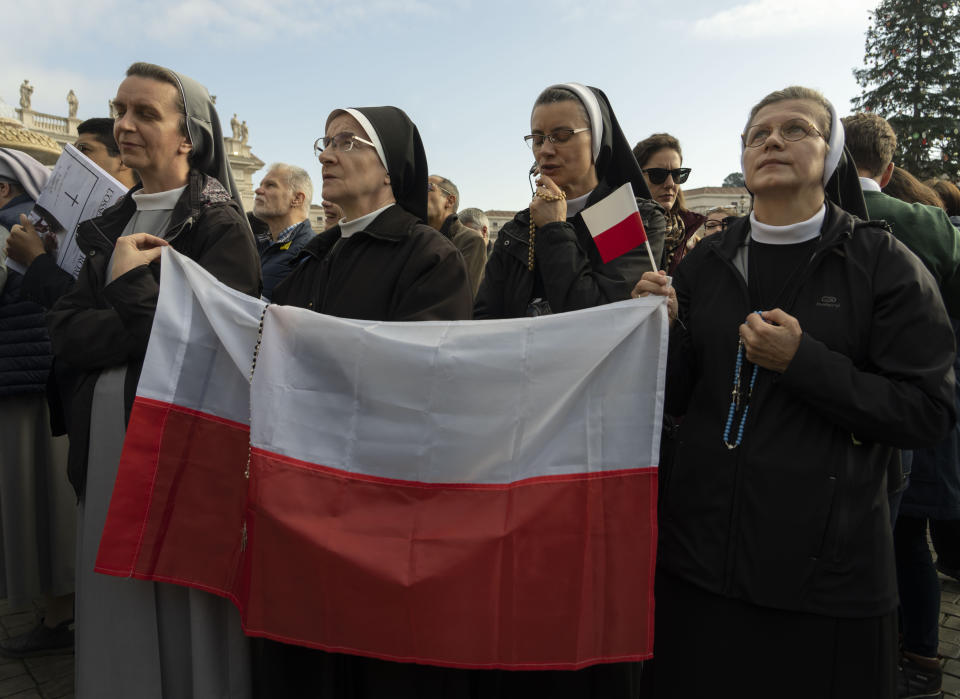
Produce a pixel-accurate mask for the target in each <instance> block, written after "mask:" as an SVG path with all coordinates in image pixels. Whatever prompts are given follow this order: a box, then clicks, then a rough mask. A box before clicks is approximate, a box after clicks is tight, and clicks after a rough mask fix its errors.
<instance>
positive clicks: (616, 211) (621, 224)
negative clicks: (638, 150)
mask: <svg viewBox="0 0 960 699" xmlns="http://www.w3.org/2000/svg"><path fill="white" fill-rule="evenodd" d="M582 215H583V222H584V223H586V224H587V229H588V230H589V231H590V235H592V236H593V242H594V244H595V245H596V246H597V250H599V251H600V257H601V258H602V259H603V261H604V262H609V261H610V260H613V259H616V258H618V257H620V256H621V255H623V254H624V253H626V252H630V251H631V250H633V249H634V248H635V247H637V246H638V245H640V244H641V243H646V242H647V232H646V230H644V228H643V221H642V220H641V218H640V211H639V210H638V209H637V200H636V199H635V198H634V194H633V187H632V186H631V185H630V183H629V182H627V183H625V184H624V185H623V186H621V187H619V188H617V189H616V190H614V191H613V192H612V193H611V194H608V195H607V196H606V197H604V198H603V199H601V200H600V201H598V202H597V203H596V204H594V205H593V206H591V207H589V208H587V209H584V210H583V214H582ZM648 247H649V244H648ZM654 269H656V265H654Z"/></svg>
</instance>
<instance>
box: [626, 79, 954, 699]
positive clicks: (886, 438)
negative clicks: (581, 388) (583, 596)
mask: <svg viewBox="0 0 960 699" xmlns="http://www.w3.org/2000/svg"><path fill="white" fill-rule="evenodd" d="M741 138H742V144H743V171H744V176H745V179H746V184H747V187H748V188H749V189H750V191H751V192H752V193H753V196H754V202H753V211H752V212H751V214H750V216H749V217H744V218H739V219H736V220H735V221H734V222H733V223H732V224H731V225H729V226H728V227H726V228H725V230H723V231H722V232H720V233H718V234H715V235H713V236H710V237H709V238H706V239H704V240H702V241H701V242H700V243H699V244H698V245H697V247H696V248H695V249H694V250H692V251H691V252H690V253H689V254H688V255H687V256H686V257H685V258H684V261H683V263H682V264H681V265H680V266H679V267H678V268H677V271H676V274H675V275H674V279H673V285H672V287H670V286H667V285H666V284H665V283H664V280H663V278H662V277H660V276H659V275H656V274H645V275H644V278H643V279H642V280H641V282H640V284H639V285H638V287H637V289H636V291H635V293H636V294H637V295H645V294H647V293H655V294H660V295H665V296H667V297H668V308H669V311H670V316H671V320H672V321H673V320H679V321H681V322H673V323H672V329H671V335H670V355H669V361H668V365H667V390H666V400H665V411H666V412H667V413H669V414H672V415H674V416H677V417H682V418H683V419H682V422H681V423H680V426H679V429H678V437H677V444H678V447H677V451H676V456H675V459H674V461H673V463H672V465H671V467H670V470H669V472H667V473H663V474H662V476H661V478H662V484H663V485H662V488H661V493H660V500H659V541H658V551H657V582H656V599H657V630H656V639H655V649H654V654H655V660H654V669H655V684H656V688H655V696H657V697H662V698H664V699H673V698H675V697H676V698H678V699H679V698H685V697H690V696H702V695H704V694H711V695H714V696H737V697H743V698H745V699H750V698H754V697H756V698H760V697H770V696H776V697H781V698H782V699H788V698H789V699H809V698H810V697H818V698H819V697H823V698H831V699H833V698H836V699H839V698H840V697H871V699H892V697H894V696H897V688H896V673H897V614H896V607H897V586H896V577H895V570H894V556H893V545H892V536H891V531H890V515H889V509H888V498H887V489H888V479H889V478H890V477H891V476H894V477H896V478H899V472H898V471H897V469H891V465H892V464H899V458H898V451H897V450H898V449H903V448H911V447H914V446H918V445H923V444H930V443H933V442H935V441H936V440H937V439H939V438H940V437H941V436H942V435H943V434H944V433H945V432H946V431H947V430H948V429H949V426H950V425H951V424H952V423H953V421H954V420H955V414H954V402H953V401H954V395H953V393H954V391H953V377H952V373H951V372H952V364H953V360H954V357H955V354H954V340H953V329H952V327H951V325H950V323H949V319H948V318H947V314H946V311H945V309H944V308H943V303H942V301H941V299H940V294H939V291H938V290H937V287H936V285H935V283H934V280H933V278H932V277H931V275H930V273H929V272H928V271H927V270H926V269H925V268H924V266H923V265H922V263H921V262H920V261H919V259H917V258H916V256H914V255H912V254H911V253H909V252H908V251H907V249H906V248H905V247H903V245H901V244H900V243H898V242H897V241H896V240H895V239H894V238H893V237H892V236H891V235H890V234H889V232H888V231H886V230H885V229H884V228H883V227H882V226H880V225H878V224H877V223H875V222H869V221H864V220H862V219H861V218H859V217H861V216H865V214H866V211H865V206H864V201H863V195H862V192H861V191H860V186H859V181H858V179H857V173H856V168H855V165H854V163H853V161H852V159H851V158H850V156H849V153H848V152H846V150H845V148H844V134H843V127H842V125H841V123H840V120H839V118H838V115H837V112H836V109H835V108H834V107H833V105H832V104H830V103H829V102H828V101H827V100H826V99H825V98H824V97H823V95H821V94H820V93H818V92H816V91H814V90H810V89H808V88H804V87H798V86H792V87H788V88H785V89H783V90H778V91H776V92H773V93H771V94H769V95H767V96H766V97H765V98H764V99H763V100H761V101H760V102H759V103H758V104H757V105H756V106H754V107H753V109H752V110H751V112H750V116H749V119H748V121H747V125H746V128H745V129H744V133H743V135H742V137H741ZM691 644H696V645H697V646H698V647H702V648H708V649H709V652H705V653H697V654H691V652H690V649H691ZM648 676H649V675H648ZM901 696H904V695H901Z"/></svg>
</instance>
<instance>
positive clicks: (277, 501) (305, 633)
mask: <svg viewBox="0 0 960 699" xmlns="http://www.w3.org/2000/svg"><path fill="white" fill-rule="evenodd" d="M253 464H254V476H253V477H254V484H253V492H255V493H256V504H255V505H252V507H251V512H250V528H249V530H248V532H249V535H250V544H251V548H250V555H251V557H252V560H251V562H250V568H249V570H250V572H251V574H252V579H251V580H250V602H249V606H248V608H247V609H246V613H245V618H244V622H245V627H246V630H247V632H248V633H250V634H252V635H260V636H266V637H269V638H274V639H277V640H281V641H286V642H291V643H297V644H300V645H305V646H311V647H315V648H321V649H324V650H328V651H335V652H342V653H352V654H358V655H364V656H369V657H376V658H382V659H386V660H398V661H405V662H416V663H425V664H430V665H442V666H450V667H465V668H485V667H486V668H493V667H499V668H511V669H523V668H526V669H548V668H550V669H576V668H580V667H585V666H588V665H592V664H596V663H600V662H619V661H628V660H642V659H644V658H648V657H650V655H651V653H652V650H653V645H652V641H653V613H652V612H653V609H652V600H653V594H652V593H653V589H652V584H653V563H654V558H655V553H654V546H655V540H656V524H655V516H656V514H655V513H656V493H657V472H656V469H637V470H635V471H626V472H617V473H614V474H611V475H609V476H606V477H595V476H596V475H597V474H592V476H591V477H581V478H578V477H576V476H564V477H562V478H557V479H537V480H535V481H531V482H526V483H521V484H514V485H512V486H510V487H506V488H499V487H498V488H488V487H484V486H479V487H476V486H473V487H463V486H462V485H454V486H450V487H443V486H438V485H437V484H416V483H403V482H396V481H385V480H383V479H372V478H356V477H354V476H353V475H351V474H348V473H344V472H340V471H334V470H332V469H326V468H315V467H305V466H304V465H303V463H302V462H298V461H295V460H293V459H287V458H284V457H280V456H277V455H275V454H269V453H265V452H261V451H259V450H254V454H253ZM601 475H602V474H601Z"/></svg>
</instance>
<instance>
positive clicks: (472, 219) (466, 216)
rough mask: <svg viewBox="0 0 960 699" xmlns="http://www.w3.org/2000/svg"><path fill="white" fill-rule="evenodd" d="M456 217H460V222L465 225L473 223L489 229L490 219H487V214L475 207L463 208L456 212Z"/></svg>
mask: <svg viewBox="0 0 960 699" xmlns="http://www.w3.org/2000/svg"><path fill="white" fill-rule="evenodd" d="M457 218H458V219H460V223H462V224H464V225H465V226H467V225H470V224H471V223H474V224H476V225H478V226H480V228H481V229H483V228H486V229H487V230H488V231H489V230H490V219H488V218H487V215H486V214H485V213H483V212H482V211H481V210H480V209H478V208H476V207H471V208H469V209H464V210H463V211H461V212H459V213H458V214H457Z"/></svg>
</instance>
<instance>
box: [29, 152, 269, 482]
mask: <svg viewBox="0 0 960 699" xmlns="http://www.w3.org/2000/svg"><path fill="white" fill-rule="evenodd" d="M135 189H137V188H135ZM133 191H135V190H133ZM135 211H136V204H135V202H134V201H133V198H132V197H131V196H130V194H129V193H128V194H127V195H125V196H124V197H123V198H122V199H121V200H120V201H119V202H118V203H117V204H115V205H114V206H113V207H111V208H110V209H108V210H107V211H105V212H104V213H103V215H101V216H100V217H98V218H95V219H91V220H89V221H86V222H84V223H82V224H80V228H79V229H78V231H77V243H78V244H79V246H80V249H81V250H82V251H83V252H84V254H86V256H87V258H86V260H85V261H84V263H83V267H82V268H81V269H80V276H79V277H78V278H77V282H76V284H75V286H74V287H73V289H72V290H71V291H70V292H69V293H67V294H66V295H64V296H63V297H62V298H61V299H60V300H59V301H58V302H57V303H56V305H55V306H54V307H53V309H51V311H50V312H49V313H48V316H47V318H48V324H49V327H50V338H51V341H52V343H53V350H54V354H55V355H56V357H57V362H58V367H60V366H61V364H62V365H63V368H64V369H65V370H69V372H70V373H71V374H73V375H74V376H75V378H74V380H73V385H72V386H71V387H69V388H68V389H67V395H68V396H69V398H70V406H69V408H68V418H67V428H68V432H69V435H70V456H69V462H68V475H69V477H70V482H71V483H72V484H73V487H74V490H76V492H77V495H78V496H80V497H82V496H83V489H84V484H85V483H86V473H87V454H88V452H89V439H90V411H91V407H92V402H93V391H94V387H95V386H96V383H97V378H98V377H99V376H100V372H101V370H103V369H107V368H110V367H114V366H119V365H123V364H126V365H127V373H126V383H125V386H124V389H125V390H124V399H125V400H124V404H125V409H126V415H127V418H129V416H130V409H131V408H132V406H133V399H134V396H135V394H136V389H137V381H138V380H139V378H140V369H141V367H142V365H143V358H144V355H145V354H146V350H147V341H148V340H149V339H150V329H151V327H152V325H153V315H154V312H155V311H156V307H157V294H158V293H159V290H160V262H159V261H156V262H154V263H152V264H151V265H149V266H147V265H141V266H139V267H136V268H134V269H132V270H130V271H129V272H127V273H126V274H123V275H121V276H119V277H118V278H116V279H114V280H113V281H112V282H111V283H109V284H107V283H106V279H107V275H108V272H109V269H108V267H109V265H110V260H111V256H112V254H113V248H114V245H115V243H116V242H117V239H118V238H119V237H120V235H121V234H122V233H123V230H124V228H125V227H126V225H127V222H128V221H129V220H130V218H131V217H132V216H133V214H134V212H135ZM163 237H164V238H165V239H166V240H167V242H169V243H170V245H171V247H173V249H174V250H176V251H177V252H179V253H182V254H184V255H186V256H187V257H189V258H191V259H193V260H196V261H197V262H198V263H199V264H200V265H201V266H203V267H204V268H205V269H206V270H207V271H208V272H210V273H211V274H213V275H214V276H215V277H217V279H219V280H220V281H222V282H223V283H224V284H227V285H228V286H231V287H233V288H234V289H237V290H239V291H242V292H244V293H247V294H250V295H252V296H259V294H260V258H259V256H258V255H257V251H256V248H255V247H254V244H253V237H252V236H251V234H250V229H249V227H248V226H247V222H246V221H245V220H244V216H243V212H242V211H240V207H239V206H238V205H237V204H236V202H235V201H234V200H233V199H232V198H231V197H230V193H229V192H228V191H227V190H226V189H224V187H223V185H221V184H220V183H219V182H218V181H217V180H215V179H214V178H212V177H208V176H206V175H204V174H202V173H200V172H198V171H196V170H191V172H190V179H189V183H188V185H187V188H186V189H185V190H184V192H183V194H182V195H181V196H180V199H179V200H178V201H177V204H176V206H175V207H174V210H173V215H172V218H171V225H170V228H169V229H168V230H167V232H166V233H164V235H163Z"/></svg>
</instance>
